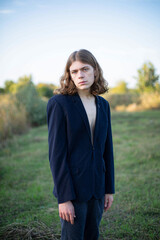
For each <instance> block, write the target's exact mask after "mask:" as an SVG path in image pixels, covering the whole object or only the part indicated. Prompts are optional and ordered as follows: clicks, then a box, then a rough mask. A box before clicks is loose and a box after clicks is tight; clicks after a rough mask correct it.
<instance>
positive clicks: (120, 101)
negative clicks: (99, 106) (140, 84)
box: [102, 93, 139, 109]
mask: <svg viewBox="0 0 160 240" xmlns="http://www.w3.org/2000/svg"><path fill="white" fill-rule="evenodd" d="M102 96H103V97H104V98H105V99H107V100H108V101H109V103H110V106H111V108H113V109H115V108H116V107H117V106H118V105H125V106H128V105H129V104H131V103H138V102H139V94H138V93H125V94H120V93H119V94H112V93H109V94H108V93H107V94H103V95H102Z"/></svg>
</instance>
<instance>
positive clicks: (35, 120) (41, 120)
mask: <svg viewBox="0 0 160 240" xmlns="http://www.w3.org/2000/svg"><path fill="white" fill-rule="evenodd" d="M16 97H17V100H18V103H22V104H23V105H24V107H25V109H26V112H27V118H28V122H29V123H30V124H31V125H32V126H39V125H42V124H45V123H46V106H47V102H46V101H44V100H42V99H41V98H40V97H39V95H38V92H37V90H36V88H35V86H34V84H33V83H32V82H30V83H28V84H27V85H25V86H24V87H23V88H22V89H20V90H19V91H18V92H17V93H16Z"/></svg>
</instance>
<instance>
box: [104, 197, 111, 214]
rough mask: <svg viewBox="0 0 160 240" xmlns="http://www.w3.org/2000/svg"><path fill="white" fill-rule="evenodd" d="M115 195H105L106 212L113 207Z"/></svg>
mask: <svg viewBox="0 0 160 240" xmlns="http://www.w3.org/2000/svg"><path fill="white" fill-rule="evenodd" d="M112 202H113V194H105V197H104V211H105V212H106V211H107V210H108V209H109V208H110V207H111V205H112Z"/></svg>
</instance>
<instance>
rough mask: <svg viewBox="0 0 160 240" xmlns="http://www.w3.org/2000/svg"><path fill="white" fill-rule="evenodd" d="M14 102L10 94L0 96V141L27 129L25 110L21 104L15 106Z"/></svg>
mask: <svg viewBox="0 0 160 240" xmlns="http://www.w3.org/2000/svg"><path fill="white" fill-rule="evenodd" d="M16 101H17V100H16V98H15V96H13V95H10V94H4V95H3V96H0V141H4V140H6V139H7V138H10V137H12V136H13V135H14V134H21V133H24V132H25V131H26V130H27V129H28V125H27V114H26V110H25V108H24V106H23V105H22V103H19V104H18V105H17V103H16Z"/></svg>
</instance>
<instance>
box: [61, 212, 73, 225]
mask: <svg viewBox="0 0 160 240" xmlns="http://www.w3.org/2000/svg"><path fill="white" fill-rule="evenodd" d="M59 216H60V218H62V219H63V220H66V221H67V222H70V223H71V224H74V217H75V215H74V214H72V213H61V214H60V215H59Z"/></svg>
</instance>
